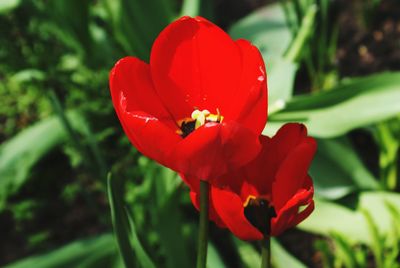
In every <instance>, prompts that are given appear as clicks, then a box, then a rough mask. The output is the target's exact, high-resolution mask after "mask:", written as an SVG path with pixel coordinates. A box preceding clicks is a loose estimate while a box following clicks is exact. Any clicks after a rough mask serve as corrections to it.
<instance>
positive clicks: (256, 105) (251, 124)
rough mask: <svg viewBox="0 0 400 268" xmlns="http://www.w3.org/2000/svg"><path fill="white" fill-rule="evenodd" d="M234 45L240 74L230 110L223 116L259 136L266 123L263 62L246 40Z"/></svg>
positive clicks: (265, 83)
mask: <svg viewBox="0 0 400 268" xmlns="http://www.w3.org/2000/svg"><path fill="white" fill-rule="evenodd" d="M236 44H237V45H238V46H239V48H240V52H241V55H242V74H241V80H240V84H239V85H238V86H237V88H236V90H235V91H232V92H231V93H230V94H234V95H232V96H231V97H230V99H231V100H232V103H231V106H230V107H231V109H230V110H228V111H226V112H225V113H224V115H225V116H226V117H227V118H235V119H236V121H238V122H240V123H242V124H243V125H245V126H246V127H248V128H249V129H251V130H253V131H254V133H257V134H261V132H262V130H263V129H264V127H265V124H266V122H267V110H268V107H267V105H268V100H267V96H268V95H267V77H266V71H265V65H264V61H263V59H262V56H261V54H260V52H259V51H258V49H257V48H256V47H255V46H253V45H252V44H251V43H250V42H248V41H246V40H238V41H236Z"/></svg>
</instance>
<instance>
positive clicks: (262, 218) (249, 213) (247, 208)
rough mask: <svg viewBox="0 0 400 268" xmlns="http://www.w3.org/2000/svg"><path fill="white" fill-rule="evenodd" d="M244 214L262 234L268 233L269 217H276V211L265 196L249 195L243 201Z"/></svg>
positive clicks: (267, 234)
mask: <svg viewBox="0 0 400 268" xmlns="http://www.w3.org/2000/svg"><path fill="white" fill-rule="evenodd" d="M244 215H245V217H246V219H247V220H248V221H249V222H250V223H251V224H252V225H253V226H254V227H256V228H257V229H258V230H259V231H260V232H261V233H262V234H263V235H264V236H269V235H270V233H271V219H272V218H274V217H276V212H275V209H274V207H273V206H272V204H271V203H270V201H269V200H268V199H267V198H261V197H255V196H252V195H250V196H249V197H248V198H247V200H246V202H245V203H244Z"/></svg>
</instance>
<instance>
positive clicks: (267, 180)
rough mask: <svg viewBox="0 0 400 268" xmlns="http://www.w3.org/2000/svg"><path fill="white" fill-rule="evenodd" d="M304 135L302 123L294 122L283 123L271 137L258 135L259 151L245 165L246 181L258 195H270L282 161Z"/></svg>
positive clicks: (305, 134) (305, 132)
mask: <svg viewBox="0 0 400 268" xmlns="http://www.w3.org/2000/svg"><path fill="white" fill-rule="evenodd" d="M306 137H307V129H306V128H305V127H304V125H302V124H295V123H289V124H285V125H284V126H283V127H281V129H280V130H279V131H278V133H277V134H276V135H275V136H274V137H273V138H272V139H270V138H268V137H266V136H260V142H261V144H262V149H261V152H260V153H259V154H258V156H257V157H256V158H255V159H254V160H253V161H251V162H250V163H249V164H248V165H246V167H245V174H246V178H247V180H248V182H249V183H250V184H252V185H254V187H255V188H256V189H257V190H258V191H259V194H260V195H271V193H272V183H273V181H274V180H275V179H276V173H277V171H278V169H279V168H280V166H281V164H282V161H284V160H285V158H286V157H287V155H288V154H289V153H290V152H291V150H293V149H294V148H295V147H296V146H297V145H298V144H300V143H301V142H302V141H303V140H304V139H305V138H306Z"/></svg>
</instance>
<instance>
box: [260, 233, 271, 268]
mask: <svg viewBox="0 0 400 268" xmlns="http://www.w3.org/2000/svg"><path fill="white" fill-rule="evenodd" d="M271 267H272V265H271V239H270V237H266V238H264V239H263V240H262V241H261V268H271Z"/></svg>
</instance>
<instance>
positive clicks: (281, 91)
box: [229, 4, 298, 107]
mask: <svg viewBox="0 0 400 268" xmlns="http://www.w3.org/2000/svg"><path fill="white" fill-rule="evenodd" d="M229 34H230V35H231V36H232V38H234V39H239V38H243V39H247V40H249V41H251V42H252V43H253V44H254V45H255V46H257V47H258V48H259V49H260V51H261V53H262V55H263V58H264V61H265V64H266V69H267V73H268V90H269V91H268V102H269V104H270V107H273V106H274V105H276V102H278V106H279V102H281V101H282V100H285V101H286V100H288V99H289V98H290V97H291V96H292V92H293V84H294V78H295V74H296V71H297V68H298V66H297V64H295V63H293V62H292V61H289V60H287V59H285V58H284V57H283V55H284V53H285V51H286V49H287V47H288V46H289V44H290V42H291V32H290V29H289V28H288V26H287V24H286V19H285V14H284V11H283V9H282V7H281V5H279V4H272V5H268V6H266V7H264V8H261V9H258V10H256V11H255V12H253V13H252V14H250V15H249V16H247V17H245V18H244V19H242V20H240V21H238V22H237V23H236V24H234V25H233V26H232V28H231V29H230V31H229Z"/></svg>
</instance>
